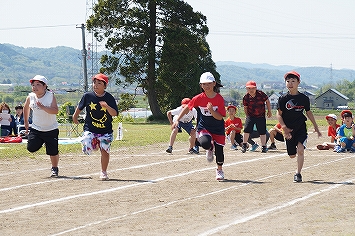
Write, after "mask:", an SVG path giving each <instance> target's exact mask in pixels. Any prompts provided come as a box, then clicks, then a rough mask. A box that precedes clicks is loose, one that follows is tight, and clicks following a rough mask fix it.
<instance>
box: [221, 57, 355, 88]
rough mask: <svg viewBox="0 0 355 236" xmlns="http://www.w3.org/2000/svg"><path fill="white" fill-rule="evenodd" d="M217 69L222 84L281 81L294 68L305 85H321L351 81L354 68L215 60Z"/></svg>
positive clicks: (353, 76)
mask: <svg viewBox="0 0 355 236" xmlns="http://www.w3.org/2000/svg"><path fill="white" fill-rule="evenodd" d="M216 65H217V71H218V72H219V73H220V75H221V80H222V84H223V83H224V84H226V83H227V84H228V83H233V84H236V85H239V84H245V82H247V81H248V80H254V81H256V82H257V83H263V82H280V81H281V82H283V75H284V74H285V73H286V72H287V71H290V70H296V71H297V72H298V73H300V74H301V81H302V82H304V83H305V84H307V85H323V84H328V83H336V82H337V81H341V80H344V79H346V80H349V81H353V80H354V79H355V70H349V69H342V70H335V69H332V70H331V69H330V68H325V67H294V66H288V65H283V66H273V65H269V64H252V63H248V62H231V61H226V62H224V61H218V62H216Z"/></svg>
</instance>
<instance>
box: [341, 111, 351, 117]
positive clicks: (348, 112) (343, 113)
mask: <svg viewBox="0 0 355 236" xmlns="http://www.w3.org/2000/svg"><path fill="white" fill-rule="evenodd" d="M340 115H341V118H344V117H353V113H352V112H351V111H350V110H343V111H342V112H341V113H340Z"/></svg>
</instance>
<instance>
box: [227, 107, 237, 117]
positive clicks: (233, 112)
mask: <svg viewBox="0 0 355 236" xmlns="http://www.w3.org/2000/svg"><path fill="white" fill-rule="evenodd" d="M235 112H236V110H235V109H234V108H229V109H228V114H229V116H231V117H234V116H235Z"/></svg>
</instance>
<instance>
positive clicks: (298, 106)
mask: <svg viewBox="0 0 355 236" xmlns="http://www.w3.org/2000/svg"><path fill="white" fill-rule="evenodd" d="M284 79H285V83H286V88H287V89H288V93H286V94H284V95H282V96H280V97H279V100H278V103H277V119H278V121H279V123H280V124H281V127H282V130H283V132H284V137H285V139H286V148H287V153H288V155H289V157H290V158H295V157H296V155H297V170H296V173H295V175H294V178H293V181H294V182H302V175H301V170H302V167H303V163H304V149H305V147H306V142H307V137H308V134H307V126H306V120H307V118H306V116H305V115H304V114H303V112H304V111H305V112H306V115H307V117H308V118H309V119H310V121H311V122H312V124H313V126H314V130H315V132H317V134H318V137H320V136H321V135H322V134H321V133H320V131H319V129H318V125H317V123H316V121H315V119H314V116H313V113H312V111H311V110H310V108H311V105H310V101H309V98H308V97H307V96H306V95H304V94H303V93H300V92H299V91H298V85H299V84H300V75H299V74H298V73H297V72H296V71H290V72H288V73H286V74H285V75H284Z"/></svg>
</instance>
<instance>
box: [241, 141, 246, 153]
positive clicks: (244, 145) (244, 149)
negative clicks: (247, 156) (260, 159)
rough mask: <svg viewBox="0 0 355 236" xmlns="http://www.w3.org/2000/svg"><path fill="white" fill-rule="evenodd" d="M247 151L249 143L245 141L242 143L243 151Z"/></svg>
mask: <svg viewBox="0 0 355 236" xmlns="http://www.w3.org/2000/svg"><path fill="white" fill-rule="evenodd" d="M246 151H247V144H246V143H244V144H243V145H242V153H245V152H246Z"/></svg>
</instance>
